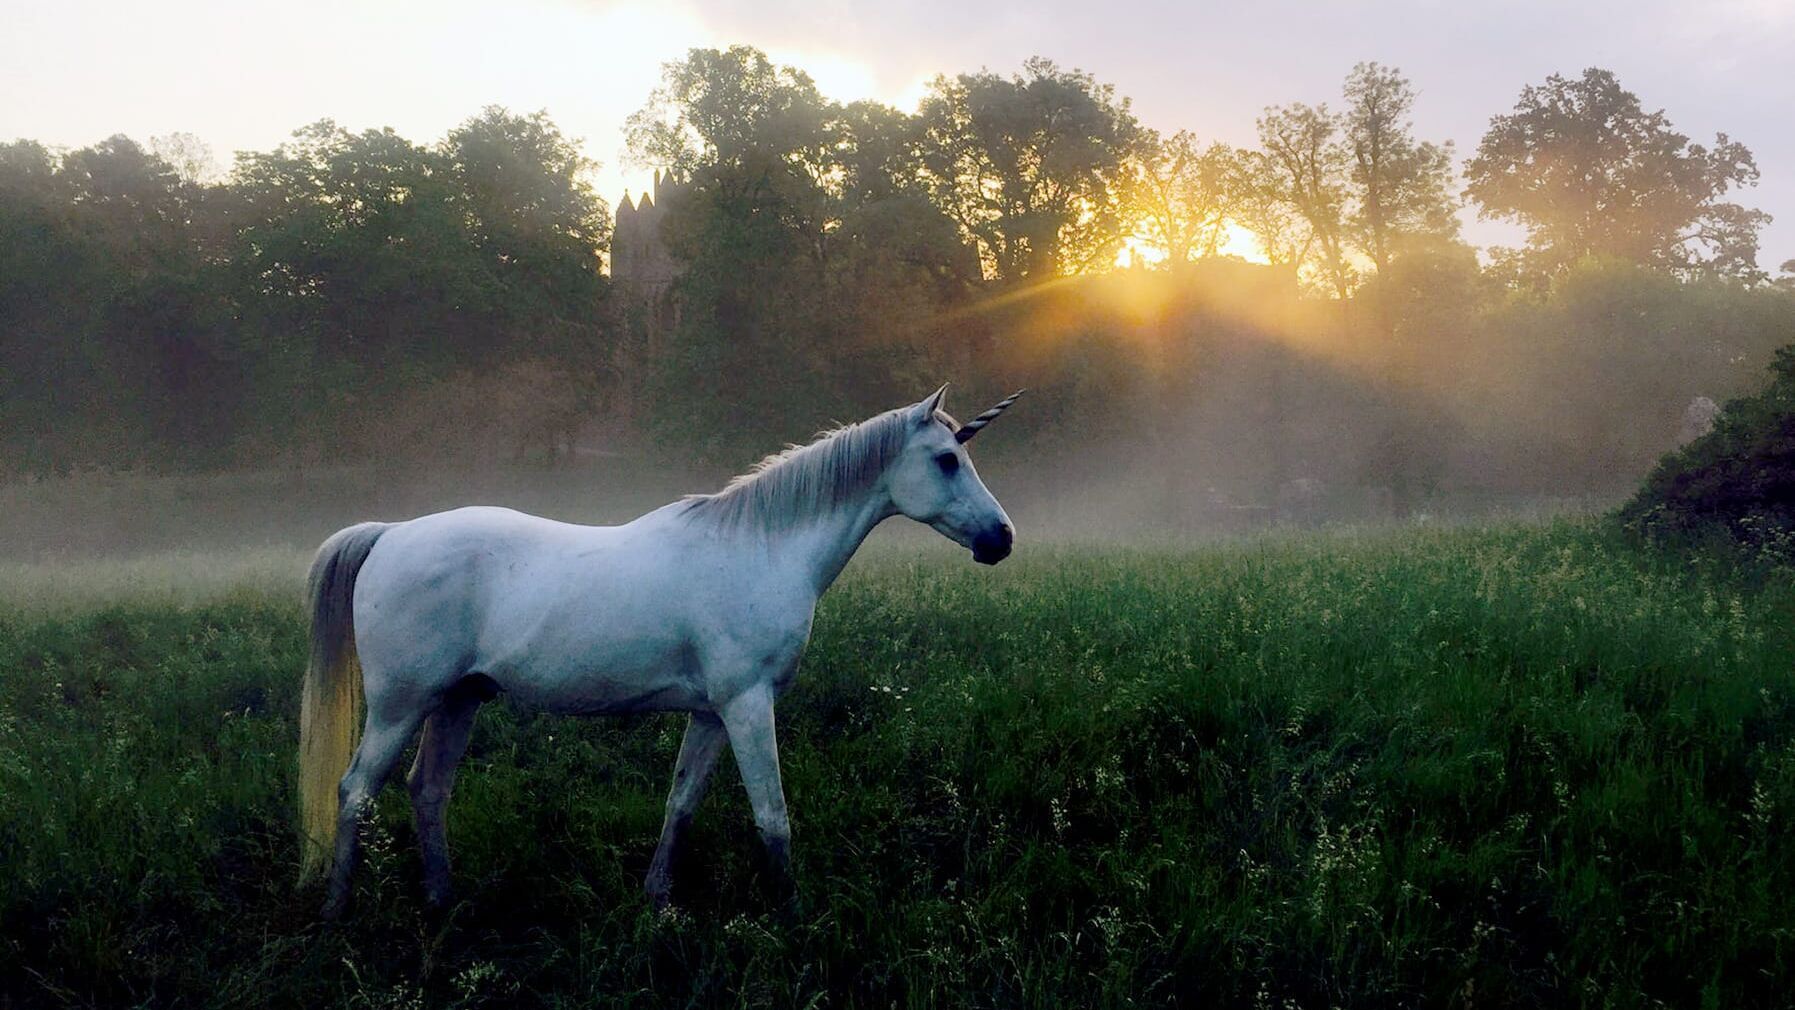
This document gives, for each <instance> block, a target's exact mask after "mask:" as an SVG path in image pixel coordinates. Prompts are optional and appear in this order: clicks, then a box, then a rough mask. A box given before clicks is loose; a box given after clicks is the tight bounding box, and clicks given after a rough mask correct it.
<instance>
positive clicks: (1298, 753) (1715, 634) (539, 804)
mask: <svg viewBox="0 0 1795 1010" xmlns="http://www.w3.org/2000/svg"><path fill="white" fill-rule="evenodd" d="M243 570H244V572H245V573H246V578H248V580H249V584H247V585H246V586H244V587H241V588H235V589H233V588H229V587H227V586H218V585H213V586H210V587H208V588H206V589H205V590H204V591H203V592H202V593H200V594H199V595H197V596H187V597H176V596H171V595H168V594H166V593H161V592H154V591H146V589H145V587H146V586H153V585H154V584H155V583H156V578H155V573H153V572H136V573H134V574H131V575H129V576H127V577H124V578H122V579H120V580H118V581H117V582H116V583H107V582H105V581H104V579H105V578H106V577H107V576H105V575H104V574H103V573H98V572H96V573H93V574H92V575H91V576H89V575H80V574H79V573H77V574H76V575H72V576H69V577H67V578H65V579H63V580H62V582H58V581H57V580H56V579H54V578H51V577H49V576H46V575H45V574H44V573H43V572H42V571H35V570H27V569H23V568H21V569H18V570H15V571H11V572H9V573H7V575H8V582H7V587H5V588H0V597H3V598H6V599H8V600H9V602H8V603H6V605H5V609H4V610H3V611H0V871H3V872H0V1006H8V1005H20V1006H25V1005H71V1006H78V1005H91V1004H104V1005H125V1004H149V1005H183V1006H264V1005H266V1006H295V1007H298V1006H304V1007H317V1006H327V1005H343V1006H372V1007H384V1006H394V1007H399V1006H421V1005H429V1006H458V1005H466V1006H475V1005H493V1006H510V1005H519V1004H522V1005H537V1004H544V1005H588V1004H590V1003H591V1002H593V1001H595V1000H598V999H601V998H602V999H603V1000H605V1001H606V1002H609V1003H615V1004H621V1005H657V1004H672V1005H703V1006H710V1005H738V1004H761V1003H772V1004H777V1005H806V1006H808V1005H817V1004H819V1003H820V1004H823V1005H877V1006H888V1005H918V1006H919V1005H965V1004H971V1005H1003V1006H1009V1005H1037V1006H1051V1005H1058V1006H1083V1005H1092V1006H1102V1005H1119V1004H1128V1003H1137V1004H1144V1005H1161V1004H1165V1003H1184V1004H1188V1005H1195V1006H1284V1005H1300V1006H1323V1005H1332V1006H1386V1005H1392V1004H1399V1003H1426V1004H1430V1005H1462V1006H1471V1005H1553V1006H1562V1005H1617V1006H1627V1005H1641V1004H1645V1003H1649V1002H1653V1001H1663V1002H1666V1003H1669V1004H1671V1005H1680V1006H1694V1005H1717V1006H1751V1005H1776V1004H1784V1003H1786V1000H1787V998H1788V993H1789V992H1790V991H1792V990H1795V911H1792V910H1791V909H1792V907H1795V906H1791V904H1790V899H1789V896H1790V895H1791V894H1795V846H1792V845H1791V844H1790V842H1789V834H1788V825H1789V823H1790V818H1791V817H1795V673H1792V672H1791V667H1790V661H1789V657H1790V656H1791V655H1795V627H1792V626H1791V622H1790V620H1789V614H1790V613H1791V612H1792V611H1791V606H1792V605H1795V589H1792V588H1791V586H1789V585H1788V584H1787V583H1785V582H1782V581H1775V580H1773V581H1771V582H1769V583H1756V584H1750V585H1748V584H1745V583H1742V582H1739V581H1736V580H1733V579H1731V578H1730V577H1725V576H1720V575H1713V574H1706V575H1705V574H1702V573H1698V572H1692V571H1691V570H1690V569H1689V567H1688V565H1687V562H1684V561H1678V562H1672V561H1667V560H1660V559H1658V558H1656V557H1654V556H1652V555H1647V554H1640V553H1636V552H1634V551H1633V550H1631V549H1629V548H1628V547H1626V546H1624V545H1623V544H1622V543H1621V542H1620V541H1619V540H1617V539H1616V538H1614V537H1613V536H1611V535H1610V534H1608V533H1607V532H1605V531H1603V530H1602V529H1600V528H1597V527H1595V526H1590V525H1578V524H1560V525H1556V526H1551V527H1545V528H1504V529H1496V530H1484V531H1478V530H1463V531H1443V532H1433V533H1401V532H1398V533H1387V534H1377V535H1364V536H1356V537H1354V536H1342V535H1333V536H1325V537H1321V536H1318V537H1308V538H1297V539H1266V540H1261V541H1254V542H1249V543H1245V544H1241V545H1235V546H1226V547H1205V548H1200V549H1191V550H1188V551H1180V550H1144V549H1143V550H1125V549H1113V548H1105V549H1102V550H1086V551H1076V550H1071V549H1035V550H1032V551H1030V550H1024V551H1023V552H1022V553H1021V554H1019V555H1018V556H1017V558H1016V559H1014V560H1013V561H1011V562H1009V563H1007V564H1005V565H1004V566H1001V567H1000V568H997V569H995V570H987V569H977V568H975V567H974V566H972V565H970V564H968V563H966V562H965V561H964V560H963V559H962V558H961V557H960V556H959V555H958V554H957V553H950V552H949V551H947V550H946V549H945V548H940V549H928V550H922V551H916V550H913V549H911V548H910V547H909V546H908V545H904V546H902V548H901V549H899V548H888V549H886V550H884V551H881V552H879V553H877V554H876V555H875V556H872V557H869V558H865V559H863V560H862V561H860V562H857V563H856V564H855V565H854V566H853V567H852V568H851V569H850V571H849V572H848V574H847V575H846V576H845V577H844V578H843V580H842V582H841V584H840V585H839V586H838V587H837V588H836V590H835V591H834V592H833V593H832V594H831V595H830V596H829V597H827V598H826V599H825V601H824V604H823V607H822V610H821V612H820V614H819V616H818V620H817V627H816V636H815V639H814V642H813V645H812V649H811V652H810V655H809V659H808V660H807V662H806V666H805V669H804V672H803V674H802V676H801V678H800V681H799V685H798V687H797V688H796V689H795V690H794V692H793V693H792V694H791V695H790V696H789V697H788V698H787V699H786V700H785V702H784V703H783V704H782V706H781V709H780V716H781V719H782V725H781V727H780V737H781V745H782V748H783V763H784V767H785V774H786V790H787V795H788V797H789V799H790V803H791V809H792V817H793V822H794V832H795V836H796V837H795V850H796V851H795V855H796V870H797V874H798V877H799V880H800V882H801V886H802V887H803V888H804V891H805V897H806V907H805V909H804V912H803V914H802V916H801V917H800V918H799V920H798V921H797V922H795V923H793V924H790V925H787V924H784V923H782V922H781V920H780V918H779V917H778V916H777V915H775V914H774V913H773V909H772V901H771V898H770V896H769V895H768V894H767V893H766V892H765V890H764V889H763V888H762V886H761V883H760V881H759V880H758V878H757V873H758V866H759V862H758V854H757V848H758V843H757V842H756V840H755V836H754V832H753V830H752V825H751V823H750V821H749V817H748V813H747V804H746V802H745V800H744V798H743V797H742V795H741V791H740V787H739V784H738V783H737V781H736V777H735V773H734V770H733V768H732V767H731V766H730V765H729V763H728V762H725V763H724V765H723V766H722V767H721V768H720V770H719V774H718V778H717V782H716V784H715V786H714V787H713V791H712V793H711V795H710V797H709V798H708V799H707V800H706V802H705V806H704V808H703V810H702V812H701V814H700V817H699V820H698V822H697V825H696V829H695V831H694V833H693V835H692V843H691V847H690V853H689V860H688V862H687V865H686V866H685V867H684V876H683V878H682V881H681V884H680V886H679V890H678V893H679V895H680V897H681V898H682V901H683V911H682V912H681V913H680V914H679V915H677V916H675V917H671V918H667V919H656V918H655V917H654V916H653V915H652V914H650V913H649V912H648V911H647V910H646V906H645V903H644V902H643V900H642V899H641V897H640V891H639V886H640V881H641V876H642V873H643V871H644V870H645V868H646V864H647V861H648V858H649V856H650V854H651V852H652V850H653V846H654V843H655V839H656V834H657V830H658V827H659V818H660V813H661V803H662V799H663V796H664V790H665V787H666V785H667V777H668V774H669V772H670V770H671V767H672V763H673V757H674V753H675V750H676V748H677V745H678V739H679V731H680V727H681V722H680V720H679V718H678V717H673V716H667V717H649V718H637V719H629V720H594V721H578V720H568V719H560V718H551V717H546V716H539V715H533V714H529V713H521V712H517V711H512V710H510V709H508V708H506V707H505V706H502V705H494V706H489V707H488V709H487V710H486V712H485V713H483V715H482V716H481V720H480V724H479V727H478V729H477V731H476V734H475V737H474V742H473V745H472V748H471V751H470V756H469V759H468V763H467V765H466V767H465V770H464V772H463V774H462V777H461V780H460V785H459V790H458V792H457V794H456V797H455V800H454V803H453V805H452V807H451V811H450V835H451V845H452V847H453V849H454V851H455V854H456V857H457V859H458V863H457V868H456V872H457V882H458V884H459V886H460V888H461V893H462V897H463V899H464V901H463V903H462V905H461V906H460V907H459V908H457V909H456V910H454V912H453V913H452V914H450V915H449V916H447V917H444V918H432V917H429V916H427V915H425V914H424V913H423V912H422V911H421V909H420V902H419V895H418V887H417V866H416V857H415V855H414V853H413V850H412V848H411V836H412V831H411V828H410V820H409V811H408V808H407V806H406V803H405V798H404V796H403V792H402V790H399V789H396V788H395V789H391V790H389V791H388V793H387V794H386V796H385V797H384V800H383V802H382V805H381V808H380V816H379V818H378V826H377V828H376V830H375V831H374V834H373V842H372V846H371V850H372V851H371V855H370V859H369V862H368V864H367V865H366V866H365V867H364V872H363V873H362V875H361V877H360V889H359V894H358V907H357V910H356V913H355V915H354V917H353V918H352V919H351V920H350V921H349V922H347V923H346V924H343V925H340V926H324V925H320V924H318V923H316V922H314V921H313V919H312V917H311V912H312V908H313V906H314V904H315V899H316V896H315V895H310V894H307V895H303V896H296V895H295V894H294V893H293V892H292V888H291V881H292V878H293V875H294V871H295V865H296V846H295V843H294V839H293V837H292V834H291V828H290V826H289V818H288V809H289V806H290V803H291V787H292V781H291V780H292V768H291V765H292V761H293V757H292V751H293V746H294V740H295V728H294V713H295V711H296V709H297V688H298V672H299V669H300V667H301V665H302V653H303V648H304V627H303V623H302V620H301V614H300V610H299V606H298V603H297V595H298V594H297V590H296V585H293V584H291V583H288V584H282V583H281V582H280V581H279V579H278V578H277V577H273V576H271V575H269V572H270V571H271V569H270V568H269V563H265V562H263V561H256V562H253V563H250V564H247V565H245V566H244V568H243ZM295 574H296V573H295ZM88 578H91V579H95V580H99V581H98V582H95V583H92V585H94V586H97V587H98V588H97V589H89V590H88V591H85V592H83V591H82V588H81V585H82V584H85V583H83V580H84V579H88ZM69 582H73V583H76V584H75V585H68V584H66V583H69ZM45 586H50V587H52V588H54V587H57V586H60V587H61V588H60V589H57V591H56V592H53V593H50V595H49V596H48V597H45V596H44V595H43V594H42V593H40V592H39V590H41V589H43V588H44V587H45ZM106 596H111V598H112V602H97V600H98V599H99V598H101V597H106ZM24 597H30V599H24Z"/></svg>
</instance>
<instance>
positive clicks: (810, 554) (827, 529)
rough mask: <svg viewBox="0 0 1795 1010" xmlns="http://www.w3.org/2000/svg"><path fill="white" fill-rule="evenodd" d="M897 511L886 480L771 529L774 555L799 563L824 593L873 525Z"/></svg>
mask: <svg viewBox="0 0 1795 1010" xmlns="http://www.w3.org/2000/svg"><path fill="white" fill-rule="evenodd" d="M896 514H897V508H896V506H894V505H892V503H891V495H890V494H888V493H886V491H885V482H884V481H875V482H874V483H873V484H872V486H870V487H868V488H866V489H865V490H864V491H863V492H861V493H860V494H858V495H855V496H853V497H852V498H849V499H847V500H844V501H841V502H838V503H837V504H836V505H835V507H834V508H831V509H828V510H826V511H823V512H820V513H818V514H816V515H814V516H811V517H807V518H805V519H803V520H801V521H798V522H795V523H793V524H791V525H790V526H787V527H785V528H783V529H779V530H774V531H770V533H769V541H770V542H771V543H772V544H773V546H774V554H775V557H776V558H778V559H779V560H780V561H786V562H787V563H790V564H794V565H797V566H799V567H800V568H801V570H802V574H803V576H804V578H805V579H806V580H807V581H809V582H810V583H811V584H812V585H813V586H815V588H816V594H817V595H818V596H821V595H822V594H823V592H824V591H825V590H827V589H828V588H829V586H830V585H832V584H833V583H834V582H835V579H836V577H837V576H839V575H840V574H841V571H842V569H843V568H846V567H847V566H848V561H849V560H850V559H851V558H853V556H854V552H855V551H857V550H859V549H860V545H861V544H862V543H865V542H866V537H867V534H869V533H871V532H872V531H873V527H874V526H877V525H879V524H880V523H881V522H884V521H885V520H886V519H889V518H891V517H892V516H894V515H896Z"/></svg>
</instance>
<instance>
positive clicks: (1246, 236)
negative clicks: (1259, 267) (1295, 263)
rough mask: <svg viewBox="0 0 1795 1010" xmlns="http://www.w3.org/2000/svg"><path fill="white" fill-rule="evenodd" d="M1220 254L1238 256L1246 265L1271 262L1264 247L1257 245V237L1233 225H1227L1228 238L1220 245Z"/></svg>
mask: <svg viewBox="0 0 1795 1010" xmlns="http://www.w3.org/2000/svg"><path fill="white" fill-rule="evenodd" d="M1221 254H1222V255H1223V256H1238V257H1240V258H1241V259H1243V260H1246V261H1247V262H1248V263H1270V262H1271V258H1270V257H1268V256H1266V255H1265V247H1264V246H1262V245H1260V244H1259V236H1257V235H1255V234H1253V233H1252V232H1250V231H1248V230H1247V229H1245V228H1242V227H1241V226H1240V225H1237V224H1233V223H1229V225H1228V238H1227V241H1225V242H1223V243H1222V248H1221Z"/></svg>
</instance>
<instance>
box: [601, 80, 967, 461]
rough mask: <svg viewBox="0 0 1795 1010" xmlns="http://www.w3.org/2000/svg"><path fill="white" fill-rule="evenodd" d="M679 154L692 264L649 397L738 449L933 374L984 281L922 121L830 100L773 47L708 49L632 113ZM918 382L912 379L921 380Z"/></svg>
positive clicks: (635, 125) (647, 154)
mask: <svg viewBox="0 0 1795 1010" xmlns="http://www.w3.org/2000/svg"><path fill="white" fill-rule="evenodd" d="M629 143H630V150H631V157H632V160H634V161H636V162H637V163H638V164H644V165H649V164H655V165H672V166H674V167H675V169H676V170H677V178H679V179H680V180H681V181H680V184H679V185H678V187H677V192H678V195H677V197H674V198H672V199H669V200H667V201H666V206H664V207H663V208H662V216H661V221H662V222H663V223H662V225H661V232H662V233H661V238H662V239H663V240H664V241H665V242H666V243H667V245H668V247H669V249H670V250H671V252H672V253H673V255H674V256H675V258H676V259H678V260H679V261H680V263H681V268H682V272H681V276H680V278H679V280H678V281H677V282H676V285H675V292H674V294H675V297H676V299H677V300H678V303H679V311H678V312H677V314H676V319H677V321H676V322H675V323H673V324H672V326H671V332H668V333H664V334H660V335H659V337H658V338H657V342H658V350H657V353H656V354H655V355H654V359H653V360H652V361H647V360H644V362H643V363H642V364H643V365H644V366H645V367H644V368H643V369H642V371H644V372H645V373H647V372H652V374H653V379H652V386H654V387H656V388H651V389H650V390H648V392H649V393H650V395H649V396H647V397H646V398H645V401H646V402H647V403H649V404H652V405H653V408H652V409H655V410H657V411H658V412H659V415H660V416H659V418H658V419H659V420H660V421H661V422H662V424H663V425H664V426H665V427H666V428H668V429H670V430H672V431H674V432H676V433H677V434H680V435H684V436H688V437H693V438H695V439H696V440H698V441H699V442H700V444H701V445H704V446H706V447H707V448H708V449H709V450H711V451H714V452H716V453H718V454H720V455H727V454H733V452H734V451H735V450H736V449H737V448H738V447H736V446H733V445H731V444H730V443H731V436H732V435H733V434H734V433H736V432H745V431H750V430H755V429H759V430H763V431H764V430H765V429H766V428H767V427H769V426H771V427H773V428H775V429H778V430H784V431H786V432H787V433H788V434H789V435H790V437H793V438H798V437H802V436H803V435H805V434H808V433H809V432H810V430H812V428H813V427H814V421H815V415H816V412H817V410H818V408H819V407H821V408H823V409H825V410H828V411H832V412H837V413H839V414H840V415H841V416H846V415H847V414H849V413H851V412H853V411H856V410H861V409H864V407H865V406H866V405H867V404H869V403H879V402H887V401H889V400H890V399H891V398H892V397H893V396H895V395H898V393H899V391H900V390H901V391H903V393H904V394H905V395H907V394H908V390H909V388H911V387H913V386H916V385H920V384H921V383H922V381H924V380H922V379H920V378H917V377H916V373H918V372H919V371H920V369H919V367H918V366H919V364H920V362H922V361H925V360H927V359H928V357H929V355H930V353H931V350H932V346H933V345H935V344H936V343H937V338H938V337H939V335H940V330H941V327H940V324H939V322H938V320H939V318H940V317H941V315H942V313H941V309H942V307H943V306H944V305H945V304H946V303H947V302H949V301H951V300H953V299H955V298H957V297H959V295H960V293H961V292H962V291H964V290H965V288H966V284H967V281H968V280H969V276H968V275H970V279H976V276H977V269H976V266H975V265H972V266H969V265H968V264H967V263H966V256H965V255H964V247H963V246H962V244H961V242H960V240H959V234H958V231H957V229H956V228H955V226H954V223H953V222H952V221H951V220H949V219H948V218H946V217H945V216H944V215H943V214H942V213H941V212H940V211H939V210H937V209H936V208H935V207H934V205H933V204H932V203H931V202H930V200H929V198H928V196H929V191H928V189H927V187H926V185H925V182H924V179H925V174H924V171H923V168H922V165H921V161H920V157H919V154H918V149H919V146H920V144H921V131H920V129H919V125H918V122H917V120H916V119H915V117H912V116H908V115H905V114H904V113H901V112H899V111H897V110H895V109H892V108H889V107H887V106H883V105H879V104H877V103H872V102H858V103H854V104H851V105H845V106H844V105H840V104H837V103H834V102H830V101H828V100H826V99H824V98H823V97H822V96H821V95H820V94H819V93H818V92H817V89H816V86H815V84H814V83H813V82H812V81H811V79H810V78H809V76H808V75H805V74H804V73H802V72H801V71H797V70H795V69H793V68H790V67H782V66H778V65H776V64H774V63H773V62H772V61H771V60H769V59H768V58H767V56H766V55H765V54H764V53H762V52H760V51H758V50H755V49H752V48H749V47H745V46H737V47H733V48H731V49H728V50H714V49H695V50H692V51H691V52H689V53H688V54H687V55H686V57H685V58H684V59H681V60H677V61H674V62H672V63H669V64H667V65H666V66H665V67H663V71H662V82H661V85H660V86H659V87H658V88H656V89H655V91H654V92H653V94H652V95H651V96H650V98H649V100H648V102H647V104H646V105H645V106H644V107H643V108H642V109H641V110H640V111H638V112H637V113H636V114H635V115H634V116H632V117H631V119H630V128H629ZM906 380H908V381H906Z"/></svg>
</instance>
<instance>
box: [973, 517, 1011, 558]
mask: <svg viewBox="0 0 1795 1010" xmlns="http://www.w3.org/2000/svg"><path fill="white" fill-rule="evenodd" d="M1015 543H1016V530H1015V528H1014V527H1012V526H1011V525H1010V524H1009V523H1004V524H1003V525H1002V526H998V527H996V528H995V529H989V530H986V531H985V532H983V533H980V534H979V535H978V536H976V537H973V538H972V560H974V561H977V562H978V563H979V564H981V565H994V564H997V563H998V562H999V561H1002V560H1003V559H1004V558H1007V557H1009V556H1010V548H1011V547H1012V546H1013V545H1014V544H1015Z"/></svg>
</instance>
